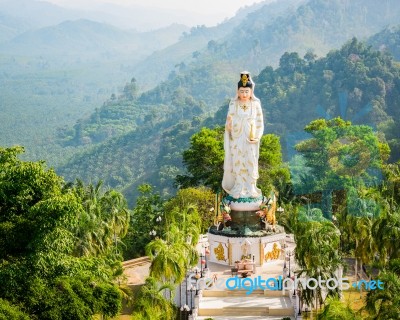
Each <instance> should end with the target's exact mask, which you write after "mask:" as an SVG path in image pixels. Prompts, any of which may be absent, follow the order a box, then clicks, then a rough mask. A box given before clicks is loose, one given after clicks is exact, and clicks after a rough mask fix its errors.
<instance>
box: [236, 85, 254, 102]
mask: <svg viewBox="0 0 400 320" xmlns="http://www.w3.org/2000/svg"><path fill="white" fill-rule="evenodd" d="M252 93H253V90H251V89H250V88H239V89H238V97H239V100H240V101H249V100H250V98H251V95H252Z"/></svg>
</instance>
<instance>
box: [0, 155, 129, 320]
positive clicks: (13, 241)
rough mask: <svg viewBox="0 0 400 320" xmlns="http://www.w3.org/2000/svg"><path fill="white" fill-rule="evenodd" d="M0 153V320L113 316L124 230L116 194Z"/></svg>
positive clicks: (119, 198) (124, 214) (121, 205)
mask: <svg viewBox="0 0 400 320" xmlns="http://www.w3.org/2000/svg"><path fill="white" fill-rule="evenodd" d="M21 152H22V148H20V147H14V148H9V149H4V148H1V149H0V203H1V204H2V205H1V206H0V282H1V284H2V290H1V293H0V299H1V300H0V301H1V308H0V315H1V316H2V317H6V318H7V317H8V318H7V319H25V318H24V317H25V316H23V314H22V313H24V314H26V315H28V316H29V318H30V319H82V320H83V319H88V318H90V317H91V316H92V315H94V314H102V315H104V316H106V317H110V316H115V315H116V314H118V312H119V310H120V308H121V301H122V292H121V291H120V289H119V288H118V287H117V286H116V285H115V284H114V280H115V279H116V277H117V276H119V275H120V274H121V271H122V266H121V257H120V255H119V254H118V252H117V251H116V243H115V241H114V240H116V239H120V238H122V237H124V235H125V233H126V228H127V225H128V215H127V209H126V202H125V201H124V199H123V197H122V196H121V194H120V193H117V192H116V191H111V190H110V191H107V192H105V193H104V192H101V190H100V188H99V187H96V188H95V187H93V186H91V185H89V186H87V187H86V186H84V185H83V184H82V183H79V184H78V185H77V186H76V187H75V186H69V185H66V184H65V183H64V181H63V180H62V178H61V177H59V176H57V175H56V174H55V172H54V171H53V170H51V169H46V167H45V165H44V163H43V162H24V161H21V160H19V159H18V155H19V154H20V153H21Z"/></svg>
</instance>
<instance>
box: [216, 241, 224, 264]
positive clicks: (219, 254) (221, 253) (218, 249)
mask: <svg viewBox="0 0 400 320" xmlns="http://www.w3.org/2000/svg"><path fill="white" fill-rule="evenodd" d="M214 253H215V256H216V258H217V259H218V260H223V261H226V258H225V250H224V247H223V246H222V243H220V244H219V245H218V247H216V248H214Z"/></svg>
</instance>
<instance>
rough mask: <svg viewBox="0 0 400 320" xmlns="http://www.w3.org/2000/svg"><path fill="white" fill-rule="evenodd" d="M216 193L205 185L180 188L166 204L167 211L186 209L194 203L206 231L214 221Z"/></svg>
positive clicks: (203, 229)
mask: <svg viewBox="0 0 400 320" xmlns="http://www.w3.org/2000/svg"><path fill="white" fill-rule="evenodd" d="M215 201H216V195H215V194H214V193H213V192H212V191H211V189H209V188H206V187H204V186H200V187H196V188H194V187H189V188H185V189H180V190H178V192H177V194H176V195H175V196H174V197H173V198H171V199H170V200H169V201H168V202H166V203H165V205H164V210H165V212H171V211H173V210H175V211H181V212H182V211H184V209H185V207H187V206H188V205H194V206H195V207H196V210H197V212H198V215H199V216H200V221H201V230H200V231H201V232H202V233H205V232H206V231H207V229H208V228H209V227H210V226H211V225H212V223H213V222H214V216H215V212H214V210H215V208H214V207H215Z"/></svg>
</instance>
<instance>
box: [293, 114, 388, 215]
mask: <svg viewBox="0 0 400 320" xmlns="http://www.w3.org/2000/svg"><path fill="white" fill-rule="evenodd" d="M305 131H306V132H308V133H310V134H311V135H312V138H311V139H308V140H305V141H302V142H300V143H299V144H297V145H296V149H297V150H298V151H299V152H300V153H301V154H302V156H303V157H304V158H305V161H306V166H307V167H308V171H307V173H306V177H308V179H309V181H311V184H309V185H308V187H309V189H307V190H305V189H304V188H303V187H302V186H301V185H298V186H297V189H298V191H297V192H300V193H303V194H304V193H306V194H307V193H314V192H321V193H322V204H321V205H322V209H323V213H324V216H325V217H327V218H331V215H332V192H333V191H334V190H343V189H346V188H347V187H349V186H353V187H358V186H359V185H362V184H371V183H373V182H376V170H380V168H381V166H382V163H383V161H385V160H386V159H387V157H388V154H389V149H388V146H387V144H384V143H381V142H379V140H378V138H377V136H376V135H375V134H374V132H373V131H372V128H371V127H368V126H359V125H351V123H350V122H349V121H344V120H342V119H340V118H335V119H332V120H325V119H318V120H314V121H312V122H311V123H310V124H309V125H307V126H306V127H305ZM353 214H356V213H353Z"/></svg>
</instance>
